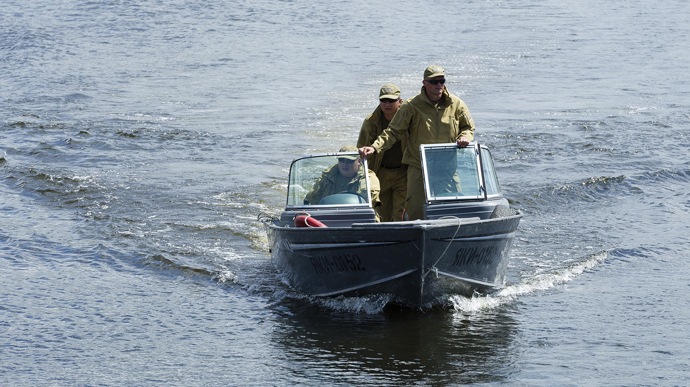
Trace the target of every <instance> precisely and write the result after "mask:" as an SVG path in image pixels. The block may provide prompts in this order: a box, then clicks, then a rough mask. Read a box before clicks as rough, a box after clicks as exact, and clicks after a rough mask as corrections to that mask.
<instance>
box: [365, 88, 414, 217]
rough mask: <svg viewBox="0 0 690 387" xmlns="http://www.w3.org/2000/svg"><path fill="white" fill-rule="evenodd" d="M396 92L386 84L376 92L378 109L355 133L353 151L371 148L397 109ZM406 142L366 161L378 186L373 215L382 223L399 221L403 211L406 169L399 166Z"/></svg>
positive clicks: (399, 99)
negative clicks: (376, 204)
mask: <svg viewBox="0 0 690 387" xmlns="http://www.w3.org/2000/svg"><path fill="white" fill-rule="evenodd" d="M401 103H402V99H401V98H400V88H399V87H398V86H396V85H393V84H390V83H389V84H386V85H383V87H381V90H380V91H379V105H378V106H377V107H376V109H375V110H374V112H373V113H371V114H370V115H369V116H367V118H365V119H364V122H363V123H362V129H361V130H360V131H359V139H358V140H357V147H358V148H361V147H363V146H369V145H371V144H372V143H373V142H374V140H376V138H377V137H378V136H379V135H380V134H381V133H382V132H383V130H384V129H386V128H387V127H388V124H389V123H390V122H391V120H392V119H393V117H394V116H395V113H396V112H397V111H398V108H400V104H401ZM406 145H407V138H403V139H402V140H400V141H397V142H395V143H394V144H393V145H392V146H391V148H390V149H388V150H387V151H385V152H380V153H375V154H373V155H371V156H370V157H369V158H368V161H369V169H371V170H372V171H374V173H376V176H377V177H378V179H379V184H380V185H381V191H380V194H379V197H380V199H381V203H382V205H381V206H379V207H378V208H377V209H376V211H377V212H378V214H379V216H380V217H381V220H382V221H384V222H391V221H396V220H397V221H400V220H402V218H403V213H404V211H405V197H406V192H407V165H405V164H403V163H402V156H403V149H404V147H405V146H406Z"/></svg>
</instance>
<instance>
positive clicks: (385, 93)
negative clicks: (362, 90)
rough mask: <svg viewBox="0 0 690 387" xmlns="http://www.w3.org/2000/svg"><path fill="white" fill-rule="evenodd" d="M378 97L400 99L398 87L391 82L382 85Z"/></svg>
mask: <svg viewBox="0 0 690 387" xmlns="http://www.w3.org/2000/svg"><path fill="white" fill-rule="evenodd" d="M379 99H395V100H398V99H400V88H399V87H398V86H395V85H394V84H392V83H388V84H385V85H383V87H382V88H381V91H380V92H379Z"/></svg>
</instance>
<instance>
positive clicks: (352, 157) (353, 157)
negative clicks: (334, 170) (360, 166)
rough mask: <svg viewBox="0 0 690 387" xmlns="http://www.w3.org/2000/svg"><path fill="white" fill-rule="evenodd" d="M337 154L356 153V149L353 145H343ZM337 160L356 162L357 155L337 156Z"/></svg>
mask: <svg viewBox="0 0 690 387" xmlns="http://www.w3.org/2000/svg"><path fill="white" fill-rule="evenodd" d="M338 152H357V147H356V146H354V145H345V146H344V147H342V148H340V150H339V151H338ZM338 158H339V159H348V160H357V159H358V158H359V155H341V156H338Z"/></svg>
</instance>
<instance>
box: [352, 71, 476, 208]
mask: <svg viewBox="0 0 690 387" xmlns="http://www.w3.org/2000/svg"><path fill="white" fill-rule="evenodd" d="M445 83H446V72H445V70H444V69H443V68H442V67H441V66H437V65H433V66H429V67H427V68H426V69H425V70H424V79H423V81H422V90H421V92H420V93H419V94H418V95H416V96H415V97H412V98H410V99H408V100H407V101H405V102H404V103H403V104H402V105H401V106H400V109H398V112H397V113H396V114H395V117H393V120H391V122H390V124H389V125H388V128H386V129H385V130H384V131H383V133H381V135H379V136H378V138H377V139H376V141H374V142H373V143H372V144H371V146H364V147H360V148H359V153H360V155H362V157H368V156H370V155H373V154H378V153H382V152H385V151H387V150H388V149H390V148H391V147H392V146H393V144H395V143H396V142H397V141H400V140H401V139H403V138H407V146H406V147H405V148H404V149H403V158H402V162H403V163H404V164H407V166H408V168H407V198H406V202H405V211H406V212H407V216H408V218H409V219H410V220H415V219H422V218H423V216H424V209H423V207H424V202H425V196H424V181H423V176H422V169H421V166H422V162H421V158H420V156H419V146H420V145H422V144H439V143H448V142H455V143H457V145H458V147H465V146H467V145H468V144H469V143H470V142H471V141H472V140H473V139H474V120H473V119H472V115H471V114H470V110H469V108H468V107H467V105H466V104H465V102H463V101H462V100H461V99H460V98H458V97H457V96H455V95H452V94H450V93H449V92H448V89H447V88H446V87H445Z"/></svg>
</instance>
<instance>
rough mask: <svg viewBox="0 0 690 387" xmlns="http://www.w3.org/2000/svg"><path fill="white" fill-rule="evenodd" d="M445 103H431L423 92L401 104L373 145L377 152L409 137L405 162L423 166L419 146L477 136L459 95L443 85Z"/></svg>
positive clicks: (467, 109)
mask: <svg viewBox="0 0 690 387" xmlns="http://www.w3.org/2000/svg"><path fill="white" fill-rule="evenodd" d="M443 96H444V98H443V100H444V103H443V105H440V106H438V107H436V106H434V104H432V103H431V101H430V100H429V98H428V97H427V96H426V92H425V90H424V87H422V92H421V93H419V94H417V95H416V96H414V97H412V98H410V99H408V100H407V101H405V102H403V104H402V105H400V109H398V112H397V113H395V117H393V120H392V121H391V123H390V124H389V125H388V128H387V129H386V130H384V131H383V133H382V134H381V135H380V136H379V137H378V138H377V139H376V141H374V142H373V144H372V145H371V146H372V147H374V149H376V153H382V152H385V151H386V150H388V149H389V148H390V147H391V146H392V145H393V144H395V142H396V141H398V140H401V139H403V138H407V146H406V147H404V148H403V159H402V162H403V163H404V164H408V165H410V166H413V167H417V168H421V165H422V162H421V158H420V156H419V146H420V145H422V144H440V143H450V142H455V140H456V139H457V138H459V137H466V138H468V139H470V140H473V139H474V120H473V119H472V115H471V114H470V110H469V108H468V107H467V105H466V104H465V102H463V101H462V100H461V99H460V98H458V97H456V96H454V95H452V94H450V93H448V89H446V88H444V89H443Z"/></svg>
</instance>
